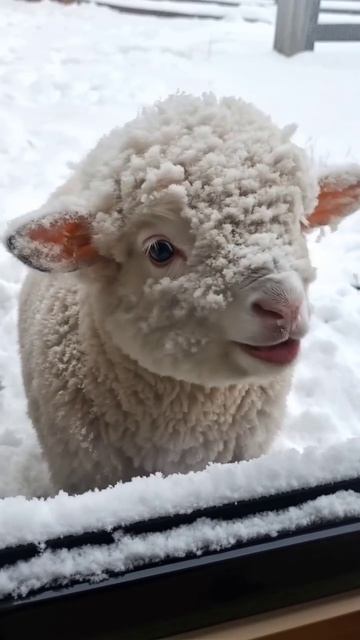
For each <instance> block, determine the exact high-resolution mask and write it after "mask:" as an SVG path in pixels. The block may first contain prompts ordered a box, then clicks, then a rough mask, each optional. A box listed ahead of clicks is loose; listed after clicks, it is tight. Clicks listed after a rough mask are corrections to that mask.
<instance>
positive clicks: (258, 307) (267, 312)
mask: <svg viewBox="0 0 360 640" xmlns="http://www.w3.org/2000/svg"><path fill="white" fill-rule="evenodd" d="M252 310H253V311H254V312H255V313H256V315H257V316H260V317H261V318H269V319H271V320H283V318H284V317H285V314H284V313H280V312H279V311H274V310H273V309H269V308H267V306H266V304H265V303H260V302H254V303H253V305H252Z"/></svg>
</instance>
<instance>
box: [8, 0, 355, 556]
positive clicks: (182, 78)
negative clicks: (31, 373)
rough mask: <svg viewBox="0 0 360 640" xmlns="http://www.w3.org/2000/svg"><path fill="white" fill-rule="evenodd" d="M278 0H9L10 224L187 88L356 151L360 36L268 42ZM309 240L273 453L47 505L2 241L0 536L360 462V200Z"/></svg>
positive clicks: (241, 490) (324, 145)
mask: <svg viewBox="0 0 360 640" xmlns="http://www.w3.org/2000/svg"><path fill="white" fill-rule="evenodd" d="M252 5H253V6H252ZM270 5H271V3H269V2H256V1H254V2H253V3H251V1H249V2H247V3H245V6H244V7H240V8H238V9H233V8H231V11H230V12H229V15H228V17H227V18H226V19H224V20H220V21H219V20H214V21H212V20H197V19H164V18H153V17H144V16H132V15H127V14H123V13H118V12H116V11H112V10H110V9H108V8H106V7H99V6H95V5H93V4H84V5H77V4H74V5H68V6H64V5H61V4H57V3H52V2H47V1H44V2H39V3H27V2H22V1H21V0H1V3H0V31H1V37H0V132H1V134H0V167H1V171H0V202H1V213H0V232H2V231H4V229H5V227H6V223H7V221H8V220H10V219H12V218H13V217H15V216H18V215H20V214H23V213H25V212H27V211H30V210H32V209H34V208H35V207H37V206H39V205H40V204H41V203H42V202H43V201H44V199H45V198H46V197H47V195H48V194H49V192H50V191H51V190H53V189H54V188H55V187H56V186H57V185H58V184H59V183H61V182H62V181H63V180H64V179H65V178H66V177H67V176H68V174H69V173H70V171H71V165H72V163H73V162H75V161H77V160H78V159H79V158H80V157H81V156H82V155H83V154H84V153H85V152H86V151H87V150H88V149H89V148H91V147H92V146H93V145H94V143H95V142H96V140H97V139H98V137H99V136H100V135H102V134H103V133H105V132H107V131H109V130H110V129H111V128H112V127H113V126H115V125H121V124H122V123H124V122H125V121H126V120H128V119H130V118H132V117H133V116H134V115H136V113H137V112H138V110H139V109H140V108H141V106H143V105H145V104H149V103H152V102H153V101H154V100H156V99H158V98H162V97H165V96H166V95H167V94H169V93H171V92H175V91H176V90H178V89H180V90H185V91H188V92H192V93H196V94H199V93H201V92H203V91H209V90H211V91H214V92H215V93H216V94H218V95H236V96H241V97H243V98H244V99H246V100H249V101H252V102H254V103H255V104H256V105H257V106H259V107H260V108H262V109H263V110H265V111H266V112H268V113H270V114H271V115H272V117H273V119H274V120H275V121H276V122H277V123H279V124H280V125H285V124H287V123H291V122H296V123H297V124H298V127H299V128H298V131H297V133H296V134H295V140H296V141H297V142H298V143H300V144H302V145H305V146H306V147H307V148H308V150H309V152H310V153H311V154H312V155H313V156H314V157H315V159H316V160H317V161H321V162H330V163H337V164H338V163H341V162H346V163H349V162H360V135H359V133H360V131H359V113H360V82H359V69H360V43H351V44H350V43H347V44H340V43H339V44H335V43H333V44H322V45H316V48H315V52H313V53H304V54H301V55H298V56H296V57H294V58H291V59H287V58H284V57H282V56H280V55H278V54H276V53H275V52H273V51H272V41H273V32H274V26H273V24H272V21H273V18H274V10H273V7H271V6H270ZM251 10H253V12H254V13H253V14H251ZM249 11H250V14H249ZM246 12H247V13H246ZM249 15H250V17H251V16H252V17H251V21H249ZM242 16H244V17H245V18H246V20H244V19H243V17H242ZM254 16H255V17H256V19H258V21H255V22H254V21H253V19H255V18H254ZM322 20H323V19H322ZM323 21H324V20H323ZM309 242H310V246H311V254H312V258H313V262H314V264H315V265H316V266H317V268H318V278H317V281H316V283H315V284H314V285H313V286H312V289H311V301H312V305H313V317H312V326H311V331H310V333H309V335H308V336H307V337H306V339H305V340H304V344H303V349H302V354H301V357H300V362H299V364H298V367H297V371H296V375H295V378H294V385H293V390H292V392H291V395H290V397H289V402H288V413H287V417H286V421H285V424H284V427H283V429H282V432H281V434H280V436H279V437H278V439H277V441H276V442H275V444H274V446H273V451H272V452H271V453H270V455H269V456H265V457H264V458H261V459H260V460H257V461H253V462H245V463H240V464H237V465H226V466H225V468H224V469H223V470H221V469H219V467H218V466H214V467H212V468H210V469H209V470H207V471H205V472H203V473H202V474H191V477H189V478H186V477H184V476H183V477H180V476H173V477H172V478H167V479H163V478H160V477H158V476H157V477H154V478H151V479H142V480H139V479H138V480H135V481H133V482H132V483H129V484H128V485H119V486H117V487H115V488H113V489H108V490H106V491H104V492H100V493H95V494H86V496H79V497H75V498H70V497H66V496H64V495H63V494H60V495H59V496H58V497H56V498H54V499H49V500H47V501H45V502H44V501H37V500H32V501H26V500H25V499H24V498H20V497H17V498H15V497H14V498H11V497H9V496H21V495H22V496H25V497H31V496H46V495H49V494H50V493H51V487H50V483H49V479H48V473H47V469H46V465H45V463H44V461H43V460H42V457H41V452H40V449H39V445H38V442H37V439H36V436H35V433H34V431H33V429H32V427H31V424H30V422H29V420H28V418H27V417H26V406H25V398H24V392H23V388H22V382H21V374H20V366H19V357H18V347H17V328H16V321H17V298H18V294H19V289H20V286H21V282H22V279H23V277H24V274H25V267H23V266H22V265H21V264H20V263H18V262H17V261H16V260H15V259H14V258H13V257H12V256H10V255H8V254H7V253H6V251H5V250H4V249H3V248H2V247H1V248H0V383H1V390H0V496H1V497H4V498H7V499H5V500H2V501H0V533H1V536H5V538H6V531H7V535H8V536H10V538H9V539H12V540H14V539H16V535H15V534H16V531H20V530H21V529H22V530H24V526H25V523H27V524H26V527H29V523H30V522H32V523H33V524H32V526H33V527H34V530H33V534H34V536H35V538H36V537H39V535H40V533H39V532H40V530H42V528H43V526H44V523H45V522H46V523H47V524H46V527H47V528H46V527H45V529H44V531H45V534H46V535H51V534H56V535H58V534H59V533H60V532H61V530H62V526H64V527H65V529H67V530H68V529H70V530H72V527H73V528H75V529H76V527H77V529H76V530H78V531H81V530H82V529H83V528H84V527H85V526H86V522H85V519H86V517H88V516H89V514H95V513H96V514H98V513H101V514H103V515H102V518H103V519H102V520H101V521H100V522H98V521H97V520H96V523H95V524H96V526H100V525H101V522H104V523H107V522H108V520H109V518H110V519H111V517H112V515H111V514H112V511H111V509H113V508H114V505H122V507H121V508H123V509H125V510H126V508H130V506H131V508H132V509H134V510H135V511H136V509H137V508H140V507H141V505H142V507H141V508H143V511H141V509H140V511H141V513H142V514H143V515H144V517H145V516H146V517H147V516H148V515H151V513H157V512H162V510H163V508H164V509H165V506H166V505H167V507H168V508H169V509H170V510H176V505H177V497H178V498H179V505H180V506H181V504H182V502H181V501H182V500H185V498H184V495H185V496H186V495H187V496H188V501H187V502H186V500H185V502H186V504H187V505H191V504H192V505H194V504H202V500H203V501H204V503H206V504H210V503H212V502H214V503H220V502H221V500H229V499H232V498H238V497H241V496H242V497H249V496H251V495H255V494H256V492H258V490H259V486H260V487H261V490H262V492H269V493H273V492H274V491H277V490H280V489H281V490H284V489H285V488H286V487H289V488H294V487H296V486H301V485H302V484H304V482H305V480H306V483H308V484H309V483H310V484H311V483H314V482H317V481H329V480H331V478H334V479H336V478H346V477H348V476H351V475H354V474H356V473H357V470H358V471H359V472H360V343H359V337H360V290H359V289H357V288H356V284H358V285H359V287H360V212H358V213H356V214H354V215H353V216H352V217H351V218H349V219H348V220H346V221H344V222H343V223H342V224H341V226H340V227H339V229H338V230H337V231H336V232H335V233H331V232H330V231H329V230H325V231H324V232H323V234H322V237H321V240H320V241H319V234H318V233H315V234H313V235H312V237H311V238H310V240H309ZM309 447H310V449H308V448H309ZM311 447H312V448H311ZM304 450H305V452H304V454H303V455H302V452H303V451H304ZM260 476H261V482H260V485H258V478H259V477H260ZM139 482H140V485H141V487H140V485H139ZM144 483H147V486H148V487H149V493H147V492H146V491H143V490H142V487H143V486H144ZM197 483H198V484H197ZM219 483H221V485H220V486H221V491H220V493H219V494H217V493H216V491H215V490H216V487H218V486H219ZM139 487H140V489H139ZM204 492H205V493H204ZM211 492H214V494H213V500H212V499H211V495H212V494H211ZM215 493H216V495H215ZM205 494H206V495H205ZM191 495H192V497H191ZM194 495H195V496H196V497H195V498H194ZM144 496H147V502H146V505H145V506H144V500H145V497H144ZM81 500H83V501H84V503H82V502H81ZM92 500H94V502H92ZM54 501H55V502H54ZM77 501H78V502H77ZM169 501H170V502H169ZM82 504H83V506H84V508H83V509H81V505H82ZM92 504H93V505H94V506H93V508H91V505H92ZM169 504H170V506H169ZM74 505H75V506H74ZM76 505H77V506H76ZM139 505H140V507H139ZM187 508H188V507H187ZM44 509H45V511H46V517H45V515H44V514H45V511H44ZM52 509H54V518H53V519H52V516H51V514H52V513H53V511H52ZM107 510H108V511H107ZM75 512H76V513H77V514H80V515H78V518H80V521H79V520H78V519H77V518H74V517H73V516H72V514H73V513H75ZM81 513H82V514H83V517H82V516H81ZM106 513H108V518H107V516H106ZM109 514H110V515H109ZM80 516H81V517H80ZM94 517H95V515H94ZM99 517H100V516H99ZM114 518H115V516H114ZM117 518H118V519H119V518H120V520H121V517H120V516H119V515H118V516H117ZM90 520H91V518H90ZM115 520H116V518H115ZM1 522H3V523H7V525H5V524H4V527H5V529H4V530H3V531H2V529H1ZM52 522H53V525H52V524H51V523H52ZM94 522H95V521H94ZM94 522H93V521H91V522H90V521H89V523H88V525H89V526H92V525H94ZM69 523H70V524H69ZM6 527H7V528H6ZM52 527H53V529H52ZM29 531H30V534H31V531H32V529H31V527H30V528H29ZM30 534H29V535H30ZM45 534H44V535H45ZM14 536H15V538H14ZM18 541H19V542H20V539H19V540H18ZM5 546H6V545H5Z"/></svg>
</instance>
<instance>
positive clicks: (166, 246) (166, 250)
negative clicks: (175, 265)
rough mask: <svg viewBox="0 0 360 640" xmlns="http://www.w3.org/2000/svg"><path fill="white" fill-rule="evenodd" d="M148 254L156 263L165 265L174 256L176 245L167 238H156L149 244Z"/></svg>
mask: <svg viewBox="0 0 360 640" xmlns="http://www.w3.org/2000/svg"><path fill="white" fill-rule="evenodd" d="M147 255H148V256H149V257H150V260H151V261H152V262H154V263H155V264H157V265H165V264H166V263H168V262H170V260H171V259H172V258H173V257H174V255H175V247H173V245H172V244H171V242H168V241H167V240H155V241H154V242H152V243H151V244H150V245H149V247H148V249H147Z"/></svg>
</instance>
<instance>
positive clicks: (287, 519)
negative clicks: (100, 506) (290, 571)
mask: <svg viewBox="0 0 360 640" xmlns="http://www.w3.org/2000/svg"><path fill="white" fill-rule="evenodd" d="M359 516H360V495H359V494H358V493H355V492H354V491H339V492H337V493H335V494H333V495H330V496H321V497H320V498H317V499H316V500H311V501H309V502H305V503H304V504H302V505H300V506H298V507H290V508H289V509H284V510H282V511H275V512H264V513H259V514H257V515H255V516H250V517H248V518H243V519H236V520H230V521H225V522H224V521H223V520H210V519H207V518H200V519H198V520H196V521H195V522H194V523H192V524H190V525H183V526H180V527H177V528H173V529H169V530H167V531H163V532H159V533H148V534H141V535H138V536H132V535H123V534H122V533H121V531H119V532H117V533H116V534H115V536H114V539H115V542H114V543H113V544H108V545H87V546H84V547H81V548H80V549H73V550H65V549H62V550H60V551H51V550H45V551H43V553H41V555H39V556H38V557H36V558H33V559H31V560H28V561H20V562H17V563H16V564H15V565H12V566H5V567H4V568H3V569H1V570H0V598H3V597H5V596H8V595H12V596H15V597H18V596H26V595H27V594H28V593H29V592H30V591H32V590H35V589H40V588H41V587H53V586H65V585H66V584H67V583H68V582H70V581H72V580H76V581H82V580H90V581H93V582H99V581H101V580H105V579H106V577H107V576H108V575H109V573H110V572H111V573H113V572H116V573H121V572H124V571H131V570H133V569H136V568H139V567H141V566H142V565H144V564H146V563H150V562H163V561H166V560H168V559H173V558H184V557H186V556H187V555H201V554H203V553H206V552H209V551H221V550H223V549H226V548H227V547H230V546H232V545H235V544H239V543H244V542H245V543H246V542H248V541H250V540H256V539H257V538H263V537H267V536H271V537H273V538H275V537H277V536H279V535H280V534H281V533H285V532H286V533H287V532H296V530H297V529H299V528H301V527H304V526H311V525H316V524H319V523H324V522H327V521H333V520H341V519H344V518H347V517H359Z"/></svg>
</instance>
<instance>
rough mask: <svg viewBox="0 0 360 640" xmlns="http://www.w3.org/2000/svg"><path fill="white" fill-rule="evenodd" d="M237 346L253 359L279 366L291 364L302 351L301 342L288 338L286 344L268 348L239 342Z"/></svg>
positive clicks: (281, 343)
mask: <svg viewBox="0 0 360 640" xmlns="http://www.w3.org/2000/svg"><path fill="white" fill-rule="evenodd" d="M236 344H237V345H238V346H239V347H241V349H242V350H243V351H245V353H247V354H249V355H250V356H252V357H253V358H257V359H258V360H264V361H265V362H270V363H272V364H278V365H282V364H283V365H285V364H291V363H292V362H293V361H294V360H295V359H296V357H297V356H298V354H299V351H300V340H295V339H294V338H288V339H287V340H285V341H284V342H279V343H278V344H273V345H269V346H266V347H254V346H252V345H249V344H242V343H239V342H237V343H236Z"/></svg>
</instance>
